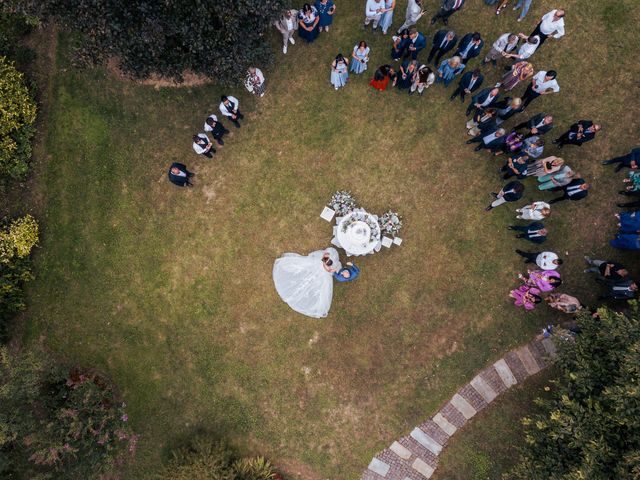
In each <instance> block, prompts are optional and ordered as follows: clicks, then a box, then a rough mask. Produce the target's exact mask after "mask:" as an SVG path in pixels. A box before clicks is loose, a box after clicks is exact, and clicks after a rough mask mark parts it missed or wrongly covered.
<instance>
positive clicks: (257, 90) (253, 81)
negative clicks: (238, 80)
mask: <svg viewBox="0 0 640 480" xmlns="http://www.w3.org/2000/svg"><path fill="white" fill-rule="evenodd" d="M244 86H245V87H246V88H247V90H249V92H250V93H253V94H254V95H257V96H259V97H264V94H265V93H266V91H267V85H266V84H265V78H264V74H263V73H262V70H260V69H259V68H257V67H249V70H247V76H246V77H245V79H244Z"/></svg>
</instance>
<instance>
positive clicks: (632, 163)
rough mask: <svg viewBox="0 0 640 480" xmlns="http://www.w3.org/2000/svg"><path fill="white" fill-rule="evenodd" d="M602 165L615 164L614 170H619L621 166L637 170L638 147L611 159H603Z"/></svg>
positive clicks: (639, 152) (639, 155)
mask: <svg viewBox="0 0 640 480" xmlns="http://www.w3.org/2000/svg"><path fill="white" fill-rule="evenodd" d="M602 165H616V172H619V171H620V170H622V169H623V168H630V169H631V170H638V165H640V147H636V148H634V149H633V150H631V151H630V152H629V153H627V154H626V155H622V156H620V157H614V158H612V159H611V160H603V162H602Z"/></svg>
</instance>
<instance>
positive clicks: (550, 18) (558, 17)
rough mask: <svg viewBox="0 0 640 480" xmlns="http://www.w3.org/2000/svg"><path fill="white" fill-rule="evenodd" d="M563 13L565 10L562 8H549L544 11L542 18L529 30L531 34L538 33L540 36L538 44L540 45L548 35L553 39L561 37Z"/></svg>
mask: <svg viewBox="0 0 640 480" xmlns="http://www.w3.org/2000/svg"><path fill="white" fill-rule="evenodd" d="M564 15H565V12H564V10H562V9H557V10H551V11H550V12H548V13H546V14H545V15H543V16H542V19H541V20H540V23H538V25H537V26H536V28H535V30H534V31H533V32H531V35H538V36H539V37H540V45H542V44H543V43H544V42H545V41H546V40H547V38H549V37H553V38H555V39H558V38H562V37H563V36H564V33H565V32H564ZM531 35H530V36H531Z"/></svg>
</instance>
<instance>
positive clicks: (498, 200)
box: [485, 181, 524, 212]
mask: <svg viewBox="0 0 640 480" xmlns="http://www.w3.org/2000/svg"><path fill="white" fill-rule="evenodd" d="M523 194H524V185H523V184H522V183H520V182H517V181H516V182H509V183H507V184H506V185H505V186H504V187H502V189H501V190H500V191H499V192H498V193H494V194H493V196H494V197H495V200H494V201H493V202H491V204H490V205H489V206H488V207H487V208H485V210H486V211H487V212H488V211H489V210H493V209H494V208H496V207H499V206H500V205H502V204H503V203H507V202H517V201H518V200H520V199H521V198H522V195H523Z"/></svg>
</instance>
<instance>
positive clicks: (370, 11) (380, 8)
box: [364, 0, 384, 30]
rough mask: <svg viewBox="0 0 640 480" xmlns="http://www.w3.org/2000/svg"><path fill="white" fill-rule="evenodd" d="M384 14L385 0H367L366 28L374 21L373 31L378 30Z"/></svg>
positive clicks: (365, 12)
mask: <svg viewBox="0 0 640 480" xmlns="http://www.w3.org/2000/svg"><path fill="white" fill-rule="evenodd" d="M383 13H384V0H367V5H366V6H365V8H364V26H365V27H366V26H367V25H369V24H370V23H371V20H373V29H374V30H375V29H376V28H378V22H380V18H382V14H383Z"/></svg>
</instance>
